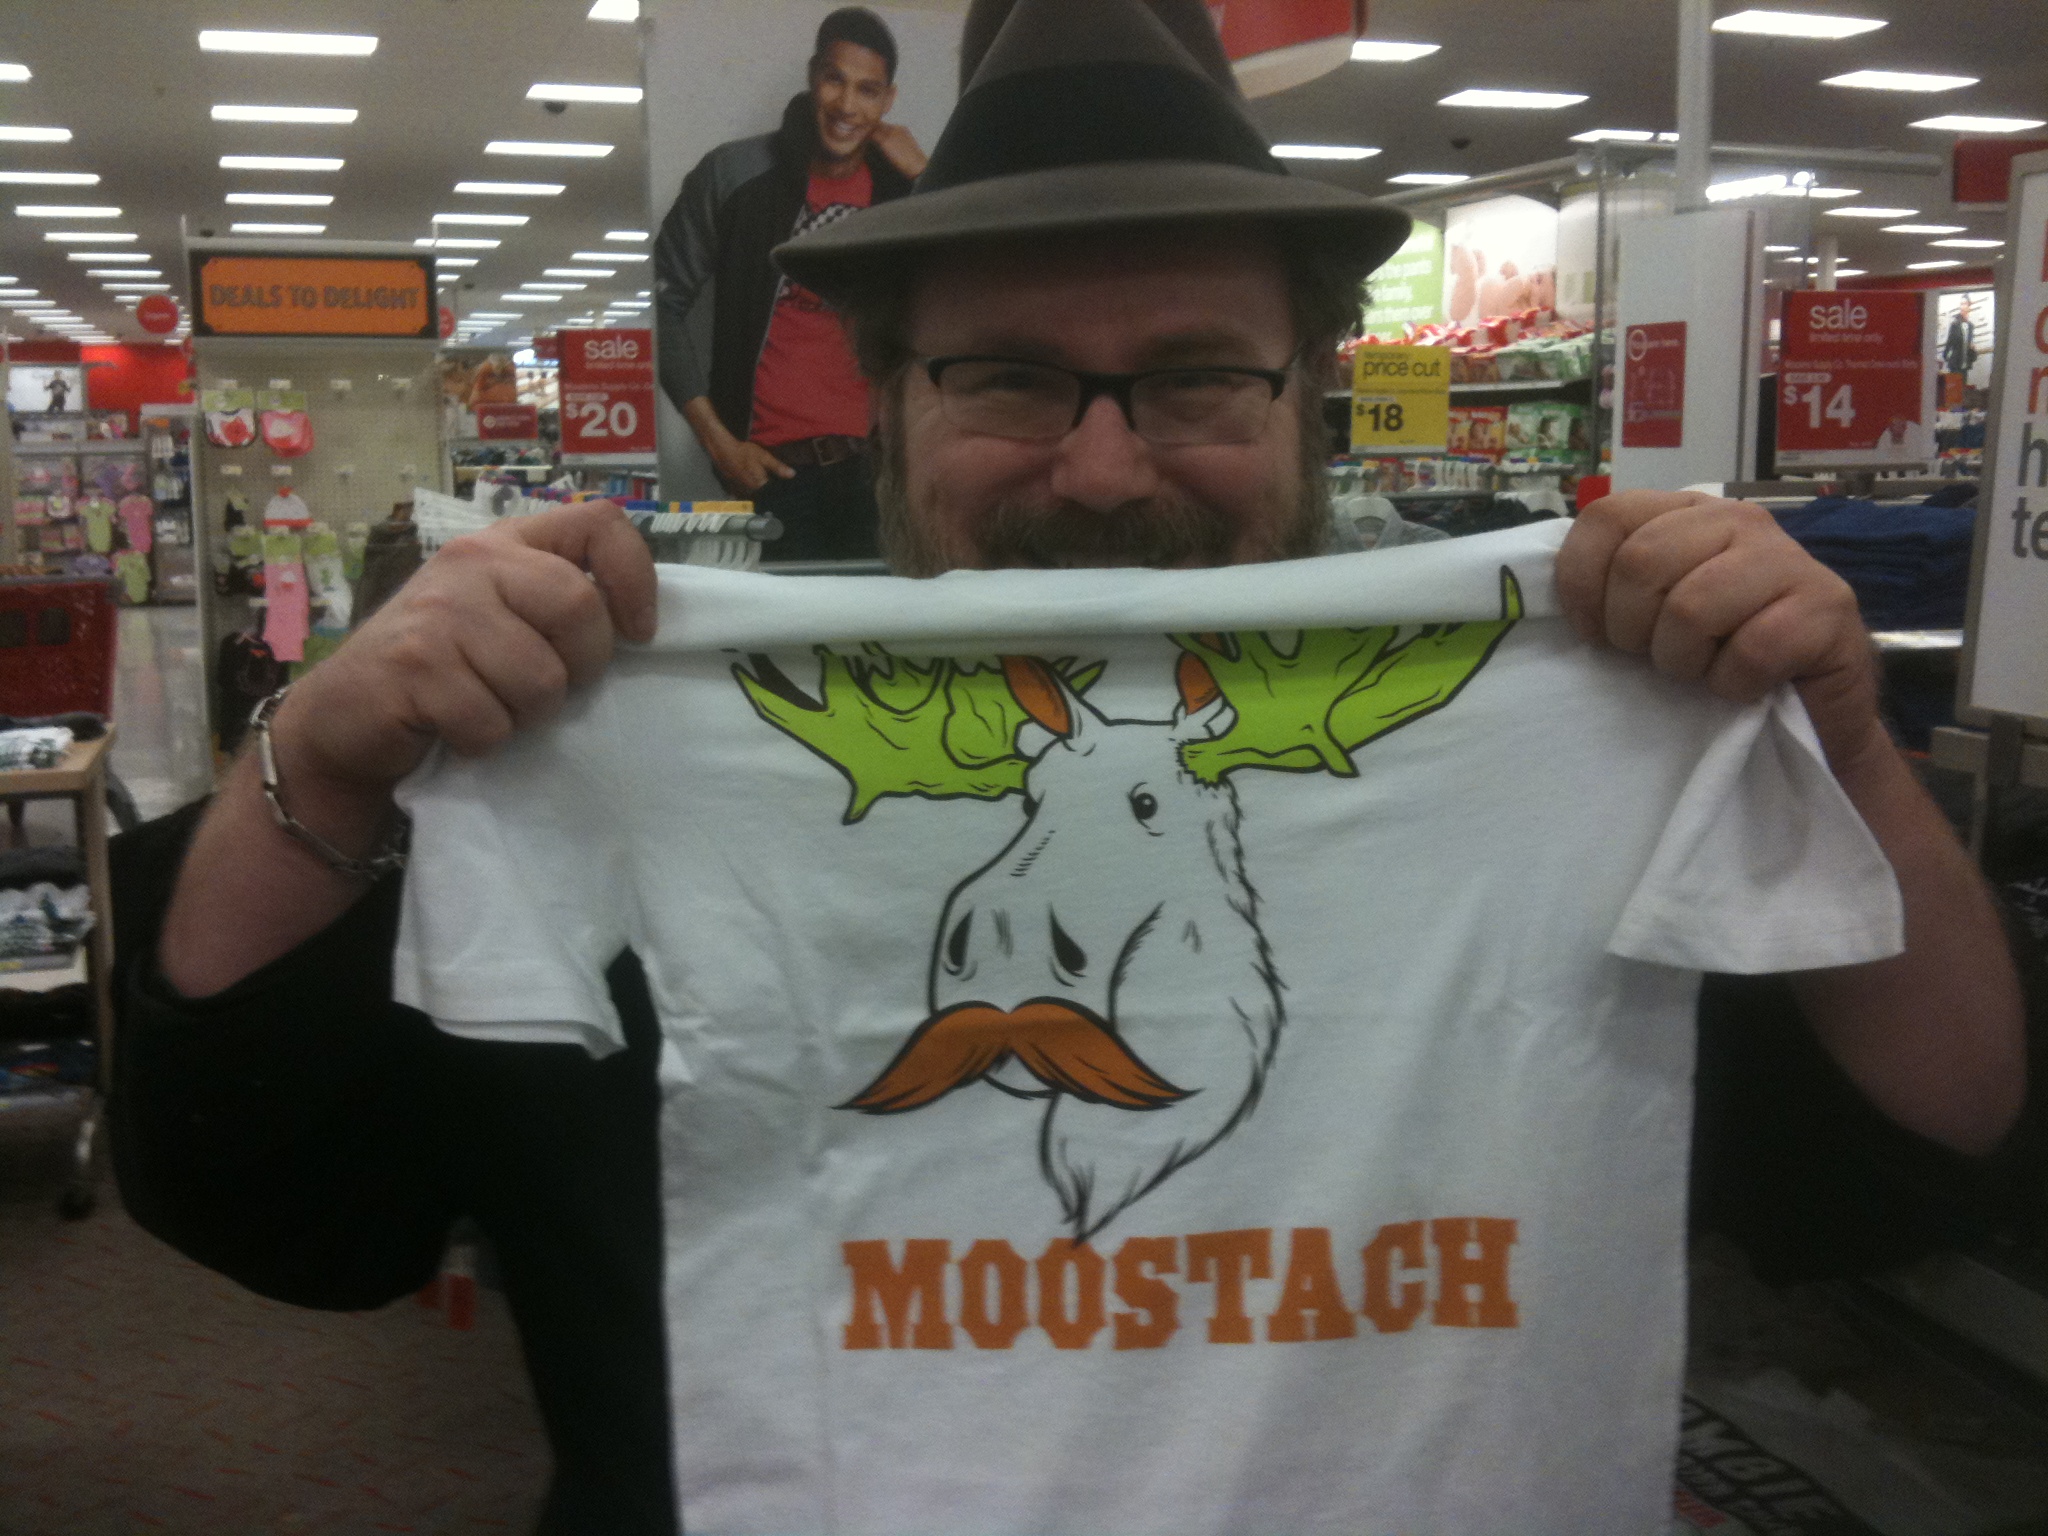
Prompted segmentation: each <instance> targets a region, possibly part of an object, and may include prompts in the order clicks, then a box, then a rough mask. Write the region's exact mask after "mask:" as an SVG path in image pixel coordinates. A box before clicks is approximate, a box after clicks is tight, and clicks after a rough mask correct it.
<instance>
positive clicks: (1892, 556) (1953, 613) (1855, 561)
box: [1778, 496, 1977, 630]
mask: <svg viewBox="0 0 2048 1536" xmlns="http://www.w3.org/2000/svg"><path fill="white" fill-rule="evenodd" d="M1976 521H1977V514H1976V511H1975V510H1974V509H1973V508H1971V507H1935V506H1925V505H1922V504H1919V503H1901V502H1876V501H1855V500H1851V499H1849V498H1847V497H1841V496H1823V497H1820V498H1819V499H1818V500H1815V501H1813V502H1810V503H1809V504H1808V505H1806V506H1803V507H1799V508H1797V509H1795V510H1793V511H1788V512H1780V513H1779V514H1778V522H1779V523H1780V524H1781V525H1782V526H1783V527H1784V529H1785V531H1786V532H1787V533H1789V534H1791V535H1792V537H1793V538H1795V539H1797V540H1798V541H1799V542H1800V543H1801V544H1802V545H1804V546H1805V547H1806V550H1807V552H1808V553H1809V554H1811V555H1812V556H1813V557H1814V558H1815V559H1816V560H1818V561H1820V563H1821V564H1822V565H1825V566H1826V567H1828V569H1830V570H1831V571H1833V572H1834V573H1835V574H1836V575H1838V576H1840V577H1841V578H1842V579H1843V580H1844V581H1846V582H1848V583H1849V585H1850V586H1851V587H1852V588H1854V589H1855V592H1856V601H1857V603H1858V605H1859V606H1860V607H1861V608H1862V610H1863V622H1864V623H1865V624H1867V625H1869V626H1870V627H1871V628H1872V629H1880V630H1882V629H1961V628H1962V627H1963V612H1964V610H1965V609H1966V608H1967V607H1968V606H1969V600H1970V549H1971V545H1972V542H1973V541H1974V539H1975V536H1976Z"/></svg>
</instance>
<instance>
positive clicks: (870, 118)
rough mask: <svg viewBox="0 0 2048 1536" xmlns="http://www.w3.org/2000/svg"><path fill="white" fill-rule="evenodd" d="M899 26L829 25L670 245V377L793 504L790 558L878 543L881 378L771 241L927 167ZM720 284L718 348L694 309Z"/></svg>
mask: <svg viewBox="0 0 2048 1536" xmlns="http://www.w3.org/2000/svg"><path fill="white" fill-rule="evenodd" d="M896 62H897V57H896V39H895V37H894V36H893V35H892V34H891V33H890V31H889V28H888V26H887V24H886V23H884V22H883V21H882V19H881V18H880V17H879V16H877V15H875V13H874V12H872V11H869V10H866V9H864V8H861V7H858V6H850V7H847V8H846V9H843V10H838V11H834V12H833V13H832V14H831V15H830V16H827V17H826V18H825V20H824V22H823V23H822V24H821V25H820V26H819V28H818V38H817V45H816V49H815V51H814V53H813V55H812V58H811V64H810V89H809V90H808V91H807V92H805V94H803V95H801V96H798V97H795V98H794V99H793V100H792V101H791V102H790V104H789V107H788V109H787V111H785V112H784V114H783V120H782V126H781V127H780V128H779V129H777V130H776V131H775V132H774V133H772V134H764V135H762V136H761V137H759V138H753V139H741V140H737V141H735V142H733V143H730V144H722V145H720V146H719V147H718V148H717V149H714V150H713V151H711V153H710V154H708V155H706V156H705V157H704V158H703V159H702V160H701V161H699V162H698V164H697V167H696V169H695V170H693V171H691V172H690V174H689V176H688V177H686V178H685V179H684V181H683V188H682V192H681V193H680V194H679V195H678V196H677V198H676V201H675V205H674V206H673V207H672V208H671V209H670V210H669V214H668V217H667V218H666V219H665V220H663V221H662V227H661V235H660V238H659V239H658V240H657V242H656V244H655V263H656V266H655V281H654V293H655V313H656V316H657V319H656V324H657V326H658V327H659V347H658V351H659V356H660V364H661V382H662V387H663V388H664V389H666V390H667V391H668V395H669V398H670V399H671V400H672V401H674V402H675V406H676V409H678V410H679V411H681V412H682V413H683V417H684V419H685V420H687V421H688V422H689V424H690V429H691V431H693V432H695V433H696V434H697V440H698V442H700V443H701V444H703V447H704V451H705V453H706V454H708V455H709V456H710V458H711V463H712V467H713V468H714V469H716V470H717V472H718V478H719V479H720V480H721V481H722V482H723V483H724V485H725V487H726V489H727V490H729V491H731V492H732V493H733V494H734V495H736V496H747V497H752V498H753V499H754V500H755V501H757V502H758V503H759V504H760V505H761V507H762V509H763V510H764V511H768V512H772V513H774V514H775V515H776V516H778V517H779V518H781V520H782V523H783V526H784V529H785V530H786V531H785V532H784V534H783V537H782V538H781V540H780V541H778V542H777V543H776V544H775V545H774V546H773V548H772V550H771V557H772V558H779V559H846V558H854V557H859V556H872V555H874V553H875V500H874V488H873V476H872V472H871V466H870V460H869V454H868V391H867V384H866V382H865V381H864V380H863V379H862V378H861V375H860V370H859V369H858V368H857V367H856V366H855V365H854V360H853V354H852V352H851V350H850V349H849V348H848V346H847V344H846V339H845V336H844V333H843V332H842V331H841V329H840V325H839V321H838V320H837V318H836V317H835V316H834V315H833V314H832V312H831V311H830V310H829V309H827V308H826V306H825V304H824V302H823V301H822V300H821V299H819V298H818V296H817V295H816V294H815V293H812V292H811V291H810V290H809V289H808V288H805V287H804V286H803V285H801V284H800V283H796V282H793V281H791V280H790V279H789V278H787V277H785V276H783V275H782V274H781V273H780V272H778V271H777V270H776V268H775V267H774V265H773V264H772V263H771V262H770V260H769V255H768V253H769V252H770V251H771V250H773V249H774V248H775V247H776V246H778V245H780V244H782V243H783V242H784V241H787V240H790V239H794V238H796V237H798V236H800V235H805V234H808V233H810V232H812V231H813V230H818V229H823V228H826V227H827V226H829V225H831V224H834V223H836V222H837V221H839V220H840V219H843V218H845V217H846V216H847V215H848V214H852V213H857V212H859V211H860V210H861V209H864V208H869V207H872V206H874V205H875V204H877V203H885V202H889V201H892V200H894V199H896V198H899V197H902V196H904V195H905V194H907V193H908V192H909V190H910V183H911V179H912V178H913V177H915V176H916V175H917V174H918V173H919V172H920V171H922V170H923V169H924V154H923V152H922V151H921V150H920V149H919V148H918V146H917V141H916V140H915V139H913V138H912V137H911V136H910V134H909V132H908V131H907V130H906V129H904V128H902V127H899V126H897V125H895V124H892V123H885V122H883V121H882V119H883V117H884V115H885V114H887V112H888V111H889V109H890V108H891V107H893V106H894V105H895V102H896V83H895V82H896ZM707 283H712V284H715V288H716V294H715V299H714V302H713V318H712V339H711V356H710V358H709V360H708V362H707V361H706V360H705V359H704V358H703V356H702V355H701V353H700V351H699V350H698V348H697V347H695V346H694V345H693V343H692V341H691V338H690V334H689V328H688V324H687V322H688V319H689V315H690V311H691V309H692V308H693V307H694V306H695V305H696V303H697V300H698V298H699V297H700V296H701V295H702V293H703V291H704V287H705V285H706V284H707Z"/></svg>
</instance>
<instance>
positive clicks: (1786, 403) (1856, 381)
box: [1778, 291, 1935, 467]
mask: <svg viewBox="0 0 2048 1536" xmlns="http://www.w3.org/2000/svg"><path fill="white" fill-rule="evenodd" d="M1933 326H1934V306H1933V305H1931V304H1929V303H1928V302H1927V296H1926V295H1925V294H1923V293H1908V292H1884V291H1868V292H1853V293H1852V292H1847V291H1843V292H1835V293H1825V292H1806V293H1792V294H1787V295H1786V297H1785V320H1784V330H1783V346H1782V348H1781V350H1780V354H1779V356H1780V361H1779V372H1778V462H1779V463H1780V464H1782V465H1786V466H1788V467H1805V466H1815V467H1825V466H1829V465H1836V466H1841V465H1887V464H1913V463H1921V462H1925V461H1927V460H1930V459H1932V458H1933V457H1934V363H1933V359H1934V352H1935V338H1934V332H1933Z"/></svg>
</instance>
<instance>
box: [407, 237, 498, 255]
mask: <svg viewBox="0 0 2048 1536" xmlns="http://www.w3.org/2000/svg"><path fill="white" fill-rule="evenodd" d="M504 243H505V242H504V241H502V240H483V239H458V238H456V237H455V236H453V235H450V236H449V237H448V238H446V239H444V240H434V239H426V240H415V241H413V244H414V245H417V246H423V247H425V248H426V249H428V250H435V251H495V250H496V249H497V248H498V247H499V246H501V245H503V244H504Z"/></svg>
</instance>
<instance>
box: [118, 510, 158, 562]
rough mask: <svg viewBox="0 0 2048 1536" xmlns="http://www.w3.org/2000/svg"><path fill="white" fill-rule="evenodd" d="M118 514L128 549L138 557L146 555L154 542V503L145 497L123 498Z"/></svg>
mask: <svg viewBox="0 0 2048 1536" xmlns="http://www.w3.org/2000/svg"><path fill="white" fill-rule="evenodd" d="M120 512H121V529H122V531H123V532H124V533H126V534H127V535H128V547H129V548H130V549H132V550H134V551H135V552H136V553H137V554H139V555H146V554H148V553H149V551H150V546H151V545H153V544H154V543H155V542H156V503H155V502H153V501H151V500H150V499H149V498H148V497H147V496H123V497H122V498H121V507H120Z"/></svg>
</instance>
